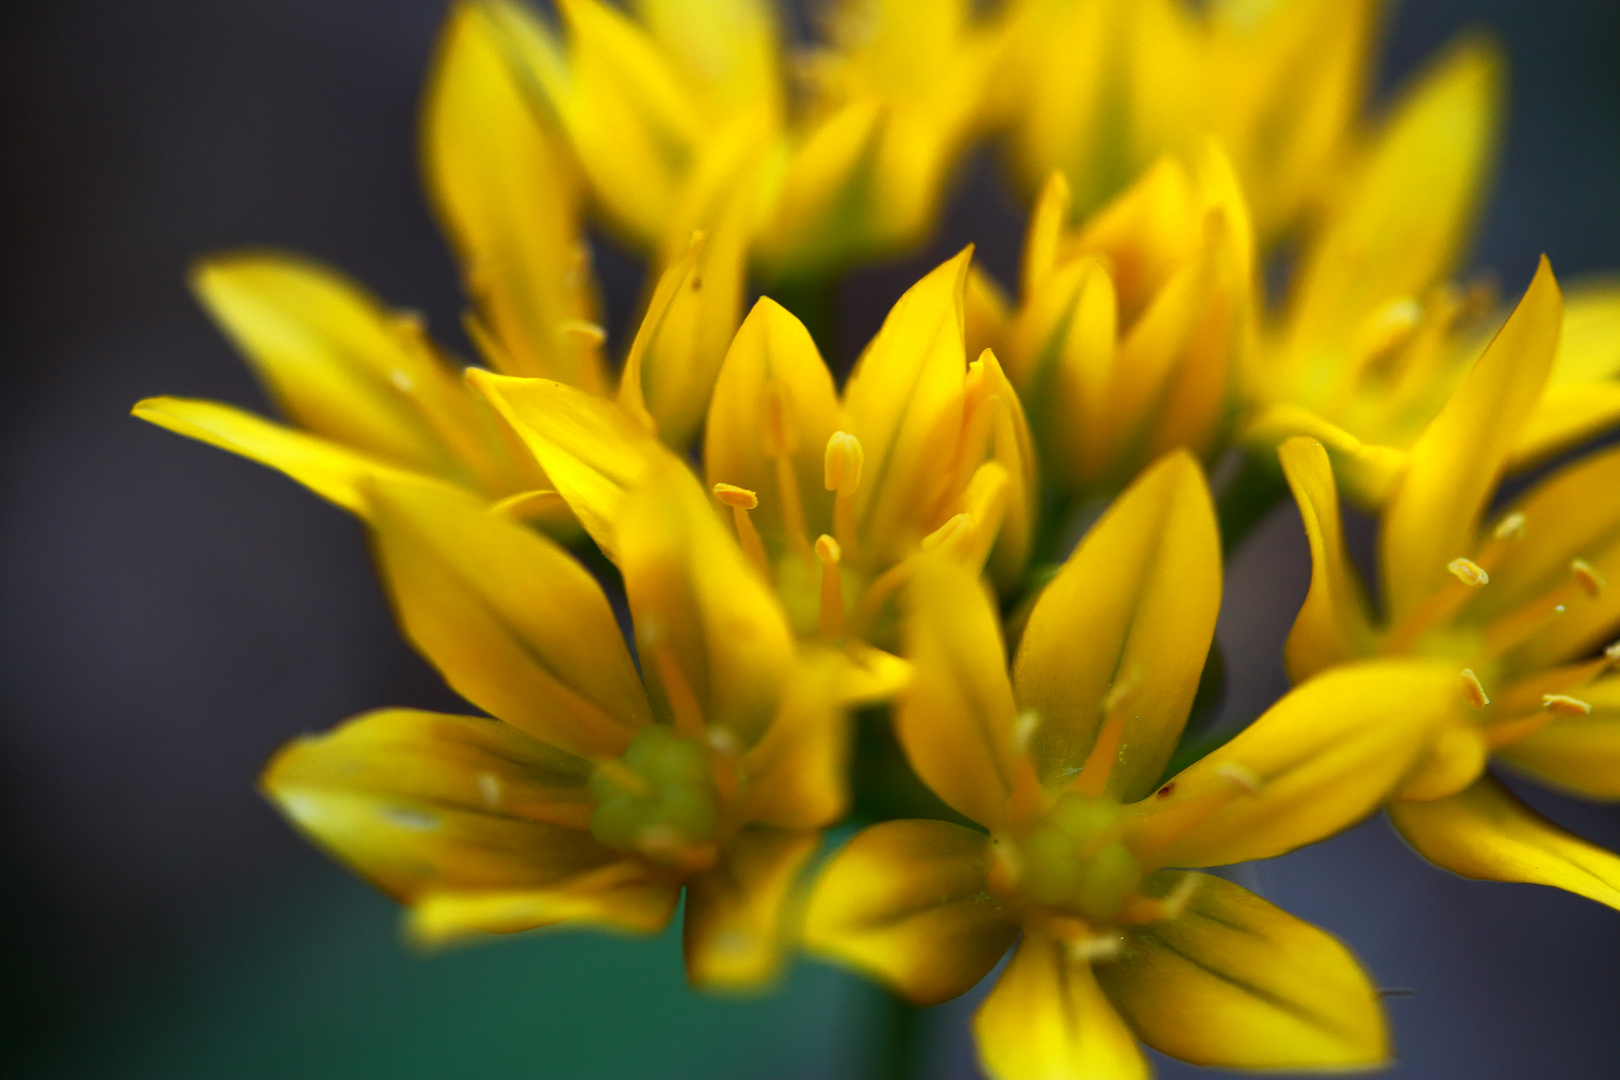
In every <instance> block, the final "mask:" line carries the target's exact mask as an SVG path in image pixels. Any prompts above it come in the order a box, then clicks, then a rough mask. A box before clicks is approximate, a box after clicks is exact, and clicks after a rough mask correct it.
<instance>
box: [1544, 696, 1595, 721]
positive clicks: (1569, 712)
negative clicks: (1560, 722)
mask: <svg viewBox="0 0 1620 1080" xmlns="http://www.w3.org/2000/svg"><path fill="white" fill-rule="evenodd" d="M1541 707H1542V708H1543V709H1546V710H1547V711H1548V712H1550V713H1553V714H1554V715H1556V716H1588V715H1590V714H1591V712H1592V706H1591V705H1589V704H1587V703H1586V702H1584V701H1582V700H1581V699H1580V698H1575V697H1570V696H1569V695H1568V694H1542V695H1541Z"/></svg>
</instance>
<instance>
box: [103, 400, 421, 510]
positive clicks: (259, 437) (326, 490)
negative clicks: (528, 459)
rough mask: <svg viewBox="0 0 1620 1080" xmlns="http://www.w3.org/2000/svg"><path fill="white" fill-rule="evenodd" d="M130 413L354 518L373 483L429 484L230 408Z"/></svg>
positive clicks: (207, 405)
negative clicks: (285, 479) (272, 474)
mask: <svg viewBox="0 0 1620 1080" xmlns="http://www.w3.org/2000/svg"><path fill="white" fill-rule="evenodd" d="M132 412H133V414H134V415H135V416H138V417H140V418H141V419H142V420H145V421H148V422H149V423H153V424H156V425H157V426H158V427H161V428H167V429H168V430H170V431H173V432H175V433H177V434H180V435H185V436H187V437H188V438H192V439H196V440H198V441H199V442H205V443H208V444H209V445H211V446H217V447H219V448H220V449H222V450H229V451H230V452H231V453H233V454H241V455H242V456H243V457H245V458H247V459H249V460H250V461H257V462H259V463H260V464H261V465H268V466H270V468H272V469H275V470H277V471H279V472H283V473H285V474H287V475H288V476H290V477H292V478H293V479H294V480H296V481H298V482H299V483H300V484H303V485H304V486H305V487H307V488H309V489H310V490H311V491H313V492H314V493H315V494H317V495H319V496H320V497H321V498H323V499H325V500H327V501H328V502H332V503H336V504H337V505H338V506H341V507H343V509H345V510H347V511H349V512H350V513H351V514H357V515H359V516H360V517H368V516H370V512H371V511H370V507H369V506H368V505H367V503H366V496H365V487H366V484H367V482H368V481H369V480H371V479H373V478H377V477H387V478H389V479H390V480H393V481H395V482H398V483H408V482H415V483H423V484H432V483H435V481H433V480H431V479H430V478H428V477H427V476H423V475H420V474H417V473H411V472H407V471H406V470H404V469H400V468H397V467H396V466H393V465H390V464H388V463H386V462H384V461H382V460H381V459H379V458H376V457H373V456H372V455H370V454H366V453H362V452H361V451H358V450H351V449H350V448H349V447H347V446H343V445H341V444H339V443H335V442H332V441H330V440H328V439H322V438H318V437H316V436H314V435H306V434H304V433H303V432H302V431H298V430H296V429H294V428H290V427H286V426H285V425H282V424H277V423H272V422H271V421H269V420H266V419H264V418H263V417H259V416H254V415H253V414H252V413H250V412H245V411H243V410H242V409H238V408H236V407H234V406H231V405H220V404H218V403H216V402H212V401H196V400H189V399H186V398H170V397H157V398H147V399H146V400H145V401H142V402H139V403H137V404H136V406H135V408H134V409H133V410H132Z"/></svg>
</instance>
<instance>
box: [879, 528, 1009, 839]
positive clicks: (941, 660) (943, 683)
mask: <svg viewBox="0 0 1620 1080" xmlns="http://www.w3.org/2000/svg"><path fill="white" fill-rule="evenodd" d="M915 565H916V569H915V571H914V572H913V574H912V578H911V583H910V584H909V586H908V587H907V589H906V594H905V603H906V620H905V639H906V649H905V653H906V659H907V660H909V661H910V662H911V665H912V668H913V671H914V675H913V678H912V681H911V685H910V688H909V690H908V691H907V692H906V694H905V695H904V697H903V698H902V699H901V702H900V707H899V709H898V710H897V711H896V713H895V718H894V723H895V734H896V736H897V737H898V738H899V740H900V745H901V746H902V747H904V748H905V751H906V757H907V758H908V759H909V760H910V761H911V767H912V768H913V769H915V770H917V775H918V776H920V777H922V779H923V781H924V782H925V783H927V784H928V786H929V787H931V788H932V789H933V790H934V793H935V794H937V795H938V796H939V797H940V798H942V799H944V800H945V801H946V802H947V803H949V804H950V805H951V806H952V807H953V808H954V809H956V810H957V811H958V812H959V813H962V814H965V815H966V816H967V817H970V818H972V819H973V820H974V821H977V822H979V823H980V824H982V825H986V826H989V827H991V828H994V827H996V826H998V825H1000V824H1002V823H1003V821H1004V820H1005V818H1006V814H1007V809H1008V808H1007V800H1008V798H1009V797H1010V796H1011V794H1012V791H1013V777H1014V767H1015V748H1014V745H1013V741H1014V740H1013V731H1014V726H1015V724H1016V721H1017V716H1018V710H1017V706H1016V705H1015V704H1014V702H1013V691H1012V686H1011V685H1010V684H1009V683H1008V681H1007V668H1006V662H1005V657H1006V649H1005V646H1003V644H1002V641H1001V627H1000V624H999V620H998V619H997V617H996V609H995V605H994V601H993V600H992V598H991V597H990V595H989V594H988V593H987V592H986V591H985V589H984V588H983V586H982V585H980V583H979V580H978V575H977V574H976V573H975V572H974V571H973V570H971V569H968V568H966V567H964V566H963V565H961V564H960V563H959V562H957V561H955V560H952V559H948V558H944V557H938V556H935V557H924V558H919V559H918V560H917V561H916V564H915Z"/></svg>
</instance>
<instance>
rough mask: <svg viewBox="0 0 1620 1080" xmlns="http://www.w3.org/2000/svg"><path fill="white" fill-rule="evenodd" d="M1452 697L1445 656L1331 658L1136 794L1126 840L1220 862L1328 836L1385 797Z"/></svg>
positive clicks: (1141, 847)
mask: <svg viewBox="0 0 1620 1080" xmlns="http://www.w3.org/2000/svg"><path fill="white" fill-rule="evenodd" d="M1460 707H1461V703H1460V697H1459V695H1458V692H1457V670H1456V668H1455V667H1454V666H1452V665H1449V664H1445V663H1440V662H1420V661H1412V660H1376V661H1368V662H1364V663H1359V664H1350V665H1346V666H1343V667H1338V668H1333V669H1331V670H1329V671H1327V672H1324V673H1323V674H1321V675H1318V676H1317V677H1316V678H1314V679H1312V680H1310V681H1309V682H1307V683H1304V684H1303V685H1301V686H1298V687H1295V688H1294V689H1293V690H1292V691H1290V692H1289V693H1288V695H1287V696H1285V697H1284V698H1283V699H1282V700H1281V701H1279V702H1278V703H1277V704H1275V705H1273V706H1272V707H1271V708H1270V709H1268V710H1266V712H1265V714H1264V715H1262V716H1261V717H1260V719H1258V720H1256V721H1255V722H1254V723H1252V724H1250V725H1249V726H1248V727H1247V728H1245V729H1244V730H1243V731H1242V732H1241V733H1239V735H1238V736H1237V737H1236V738H1235V739H1233V740H1232V741H1231V742H1229V743H1227V744H1226V745H1225V746H1223V747H1221V748H1220V749H1218V750H1215V751H1213V752H1211V753H1210V754H1209V755H1208V756H1207V757H1205V758H1203V759H1202V760H1200V761H1198V762H1196V763H1195V764H1193V765H1190V766H1188V767H1187V768H1186V769H1183V770H1182V771H1181V772H1180V773H1178V774H1177V775H1176V776H1175V777H1174V778H1173V779H1172V780H1171V781H1170V782H1169V783H1167V784H1166V785H1165V786H1164V787H1162V788H1160V789H1159V791H1158V792H1157V793H1156V794H1154V795H1150V796H1148V797H1147V798H1146V799H1144V800H1143V801H1142V802H1140V803H1137V804H1135V805H1134V807H1133V808H1132V809H1133V811H1134V812H1135V813H1136V814H1138V815H1139V816H1138V818H1137V819H1136V821H1135V822H1134V823H1133V824H1132V825H1131V826H1130V828H1131V834H1130V836H1131V839H1130V841H1129V842H1130V843H1131V845H1132V847H1133V849H1134V850H1136V851H1137V852H1138V853H1139V854H1140V856H1141V857H1142V858H1143V859H1144V860H1145V861H1148V862H1151V863H1152V864H1153V865H1156V866H1222V865H1225V864H1227V863H1235V862H1244V861H1246V860H1248V859H1265V858H1270V857H1271V856H1273V855H1280V854H1282V853H1283V852H1285V851H1291V850H1293V849H1294V848H1297V847H1300V846H1302V845H1304V844H1309V843H1313V842H1315V841H1317V840H1321V839H1323V838H1325V837H1328V836H1331V835H1333V834H1334V833H1336V832H1338V831H1339V830H1341V829H1344V828H1346V827H1348V826H1350V825H1352V824H1354V823H1355V822H1357V821H1359V820H1361V819H1362V818H1364V817H1366V816H1367V815H1368V814H1370V813H1372V811H1373V810H1374V809H1376V808H1377V807H1378V806H1379V804H1380V803H1382V802H1383V801H1384V800H1385V799H1386V798H1388V797H1389V795H1390V793H1391V792H1392V791H1393V790H1394V788H1395V786H1396V784H1398V783H1399V782H1400V781H1401V780H1402V778H1403V776H1404V775H1405V774H1406V772H1407V770H1408V769H1410V768H1411V767H1412V765H1413V763H1414V762H1415V761H1416V760H1417V758H1418V755H1419V754H1420V753H1421V752H1422V750H1423V749H1424V748H1425V747H1426V746H1427V744H1428V743H1429V741H1430V740H1431V738H1432V737H1433V735H1434V733H1435V732H1436V731H1437V730H1438V729H1439V728H1440V727H1441V726H1442V725H1443V724H1444V723H1445V722H1446V721H1447V720H1448V718H1449V717H1450V716H1451V715H1452V711H1453V710H1454V709H1456V708H1460Z"/></svg>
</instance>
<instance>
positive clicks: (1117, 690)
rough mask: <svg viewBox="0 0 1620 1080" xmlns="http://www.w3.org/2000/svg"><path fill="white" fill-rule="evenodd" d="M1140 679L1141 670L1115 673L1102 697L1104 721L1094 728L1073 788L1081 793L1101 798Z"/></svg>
mask: <svg viewBox="0 0 1620 1080" xmlns="http://www.w3.org/2000/svg"><path fill="white" fill-rule="evenodd" d="M1140 682H1141V673H1140V672H1133V673H1131V674H1129V675H1126V676H1124V677H1119V676H1116V677H1115V679H1114V683H1113V685H1112V686H1110V687H1109V688H1108V696H1107V697H1106V698H1105V699H1104V700H1103V722H1102V727H1100V728H1099V729H1098V731H1097V741H1096V742H1094V743H1092V744H1091V753H1089V754H1087V755H1086V763H1085V764H1084V765H1082V766H1080V775H1079V777H1077V778H1076V779H1075V782H1074V790H1075V791H1078V792H1079V793H1080V794H1082V795H1089V796H1091V797H1092V798H1100V797H1101V796H1102V794H1103V792H1104V791H1105V790H1107V787H1108V777H1109V775H1110V774H1111V773H1112V772H1113V771H1114V765H1115V763H1116V762H1117V761H1118V760H1119V747H1120V744H1121V743H1122V742H1124V741H1125V722H1126V721H1127V720H1129V719H1130V711H1129V708H1128V706H1129V704H1130V696H1131V692H1132V691H1133V690H1135V689H1136V687H1137V684H1138V683H1140Z"/></svg>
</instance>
